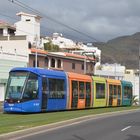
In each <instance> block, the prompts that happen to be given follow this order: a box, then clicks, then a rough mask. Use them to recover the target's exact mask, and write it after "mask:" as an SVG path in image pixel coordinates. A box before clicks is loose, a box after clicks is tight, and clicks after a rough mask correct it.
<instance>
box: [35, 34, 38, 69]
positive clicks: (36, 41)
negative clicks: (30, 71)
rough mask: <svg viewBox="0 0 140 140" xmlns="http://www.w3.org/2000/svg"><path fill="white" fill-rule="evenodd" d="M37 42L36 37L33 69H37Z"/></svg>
mask: <svg viewBox="0 0 140 140" xmlns="http://www.w3.org/2000/svg"><path fill="white" fill-rule="evenodd" d="M37 41H38V38H37V35H36V37H35V45H36V51H35V67H36V68H37Z"/></svg>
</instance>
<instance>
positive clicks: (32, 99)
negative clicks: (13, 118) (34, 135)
mask: <svg viewBox="0 0 140 140" xmlns="http://www.w3.org/2000/svg"><path fill="white" fill-rule="evenodd" d="M131 103H132V83H131V82H127V81H120V80H114V79H106V78H102V77H95V76H88V75H82V74H77V73H71V72H64V71H57V70H48V69H41V68H13V69H12V70H11V71H10V72H9V79H8V83H7V88H6V94H5V100H4V108H3V110H4V112H21V113H33V112H48V111H59V110H71V109H85V108H94V107H109V106H122V105H127V106H131Z"/></svg>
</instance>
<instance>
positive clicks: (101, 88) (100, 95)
mask: <svg viewBox="0 0 140 140" xmlns="http://www.w3.org/2000/svg"><path fill="white" fill-rule="evenodd" d="M104 98H105V84H104V83H96V99H104Z"/></svg>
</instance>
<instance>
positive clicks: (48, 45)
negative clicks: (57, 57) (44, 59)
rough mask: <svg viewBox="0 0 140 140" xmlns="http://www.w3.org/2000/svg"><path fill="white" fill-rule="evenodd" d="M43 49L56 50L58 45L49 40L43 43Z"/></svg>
mask: <svg viewBox="0 0 140 140" xmlns="http://www.w3.org/2000/svg"><path fill="white" fill-rule="evenodd" d="M44 50H46V51H50V52H58V51H59V46H58V45H54V44H53V43H52V41H49V42H47V43H44Z"/></svg>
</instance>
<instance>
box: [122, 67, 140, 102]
mask: <svg viewBox="0 0 140 140" xmlns="http://www.w3.org/2000/svg"><path fill="white" fill-rule="evenodd" d="M124 80H126V81H131V82H132V84H133V95H136V96H137V98H138V99H139V70H133V69H127V70H126V72H125V78H124Z"/></svg>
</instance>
